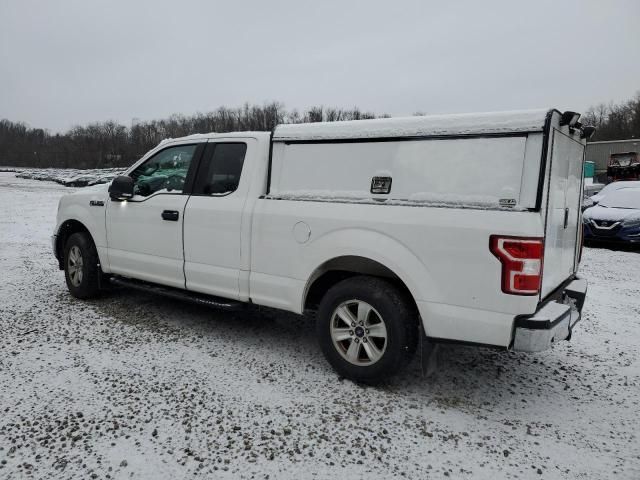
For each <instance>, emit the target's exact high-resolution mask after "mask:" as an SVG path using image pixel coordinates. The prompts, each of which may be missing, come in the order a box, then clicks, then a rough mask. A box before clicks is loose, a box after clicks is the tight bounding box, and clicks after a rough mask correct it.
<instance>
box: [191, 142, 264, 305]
mask: <svg viewBox="0 0 640 480" xmlns="http://www.w3.org/2000/svg"><path fill="white" fill-rule="evenodd" d="M252 145H253V144H252V143H251V141H250V140H246V141H233V142H230V141H210V142H209V143H208V144H207V147H206V149H205V153H204V156H203V158H202V161H201V162H200V168H199V169H198V172H197V174H196V178H195V182H194V186H193V193H192V195H191V197H189V202H188V204H187V207H186V209H185V215H184V255H185V258H184V260H185V263H184V271H185V276H186V285H187V289H188V290H193V291H197V292H202V293H208V294H211V295H217V296H221V297H225V298H233V299H237V298H238V297H239V294H240V293H239V292H240V289H239V279H240V265H241V258H242V255H247V254H248V252H242V250H241V229H242V215H243V210H244V205H245V202H246V199H247V190H248V188H249V180H250V178H247V176H246V175H245V176H241V173H242V166H243V165H244V159H245V155H246V153H247V148H248V147H249V148H250V147H251V146H252Z"/></svg>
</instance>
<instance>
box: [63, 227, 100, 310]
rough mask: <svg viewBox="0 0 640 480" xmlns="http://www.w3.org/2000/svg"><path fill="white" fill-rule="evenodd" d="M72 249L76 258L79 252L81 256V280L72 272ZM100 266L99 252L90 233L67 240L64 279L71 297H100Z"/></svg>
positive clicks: (76, 235) (80, 233)
mask: <svg viewBox="0 0 640 480" xmlns="http://www.w3.org/2000/svg"><path fill="white" fill-rule="evenodd" d="M72 249H74V252H73V253H74V254H75V255H74V258H75V257H76V256H77V253H78V252H79V253H80V255H81V262H82V265H81V267H79V270H81V276H80V278H78V276H77V274H76V275H74V274H73V272H72V270H73V268H72V265H71V264H72V263H74V262H73V261H71V262H70V255H71V251H72ZM76 249H77V250H76ZM99 265H100V260H99V259H98V251H97V250H96V246H95V244H94V243H93V239H92V238H91V236H90V235H89V234H88V233H85V232H78V233H74V234H73V235H71V236H70V237H69V238H68V239H67V243H66V244H65V246H64V277H65V280H66V281H67V288H68V289H69V292H71V295H73V296H74V297H76V298H82V299H87V298H94V297H96V296H97V295H98V293H99V291H100V276H101V275H102V271H101V270H100V266H99Z"/></svg>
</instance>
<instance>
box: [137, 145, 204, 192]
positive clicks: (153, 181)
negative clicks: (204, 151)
mask: <svg viewBox="0 0 640 480" xmlns="http://www.w3.org/2000/svg"><path fill="white" fill-rule="evenodd" d="M197 147H198V146H197V145H179V146H176V147H170V148H166V149H164V150H162V151H160V152H158V153H156V154H155V155H154V156H153V157H151V158H150V159H149V160H147V161H146V162H144V163H143V164H142V165H140V166H139V167H138V168H136V169H135V170H134V171H133V172H131V173H130V174H129V176H130V177H131V178H133V181H134V182H135V184H134V189H133V193H134V194H135V195H141V196H143V197H147V196H149V195H151V194H152V193H156V192H159V191H163V192H171V193H182V189H183V188H184V182H185V179H186V178H187V172H188V171H189V165H191V160H192V158H193V154H194V152H195V151H196V148H197Z"/></svg>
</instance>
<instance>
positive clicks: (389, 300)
mask: <svg viewBox="0 0 640 480" xmlns="http://www.w3.org/2000/svg"><path fill="white" fill-rule="evenodd" d="M351 300H358V301H360V302H366V304H368V305H369V306H371V307H373V309H374V310H375V314H377V315H376V317H377V316H379V317H381V318H380V319H381V320H382V321H383V322H384V325H385V327H386V347H385V348H384V349H383V353H382V356H381V357H379V359H378V360H377V361H375V362H373V363H370V364H367V365H356V364H354V363H352V362H350V361H349V360H347V359H346V358H344V357H343V354H342V353H340V351H339V348H341V346H342V345H343V344H342V343H340V344H339V345H336V344H334V340H333V338H332V336H331V325H332V322H334V321H335V320H334V313H335V312H336V309H337V308H338V307H339V306H341V305H343V304H345V302H346V303H347V304H349V302H350V301H351ZM418 325H419V324H418V312H417V311H416V308H415V305H414V303H413V301H412V299H411V298H410V296H409V295H408V294H407V293H405V292H404V291H403V290H401V289H399V288H398V287H396V286H395V285H394V284H393V283H391V282H389V281H387V280H384V279H382V278H378V277H369V276H357V277H351V278H348V279H346V280H343V281H341V282H339V283H337V284H336V285H334V286H333V287H331V288H330V289H329V291H328V292H327V293H326V294H325V296H324V297H323V298H322V300H321V302H320V306H319V308H318V314H317V319H316V334H317V336H318V340H319V342H320V347H321V348H322V352H323V353H324V355H325V357H326V359H327V361H328V362H329V363H330V364H331V366H332V367H333V368H334V369H335V370H336V371H337V372H338V373H339V374H340V375H342V376H343V377H345V378H348V379H350V380H353V381H356V382H361V383H366V384H376V383H379V382H381V381H383V380H386V379H388V378H389V377H391V376H393V375H395V374H396V373H398V372H399V371H400V370H401V369H402V368H404V367H405V366H406V365H407V364H408V363H409V362H410V361H411V358H412V357H413V355H414V353H415V351H416V347H417V343H418V335H419V326H418ZM359 333H362V331H360V332H359ZM367 333H368V330H367ZM350 334H351V332H350ZM356 335H357V332H356ZM352 337H353V335H352ZM354 338H355V337H354ZM350 341H355V339H354V340H350V339H348V340H345V342H347V344H348V345H350ZM361 341H362V342H364V341H365V340H364V338H363V339H362V340H361ZM369 342H371V340H369ZM362 347H364V345H363V346H362ZM345 348H346V347H345ZM359 351H360V352H362V350H359ZM343 352H344V349H343ZM367 353H368V352H367ZM365 357H367V356H366V355H365Z"/></svg>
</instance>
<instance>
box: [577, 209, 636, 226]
mask: <svg viewBox="0 0 640 480" xmlns="http://www.w3.org/2000/svg"><path fill="white" fill-rule="evenodd" d="M582 218H584V219H585V220H607V221H612V222H618V221H621V220H627V221H631V220H640V210H637V209H631V208H615V207H603V206H601V205H596V206H594V207H590V208H587V209H586V210H585V211H584V213H583V214H582Z"/></svg>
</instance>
